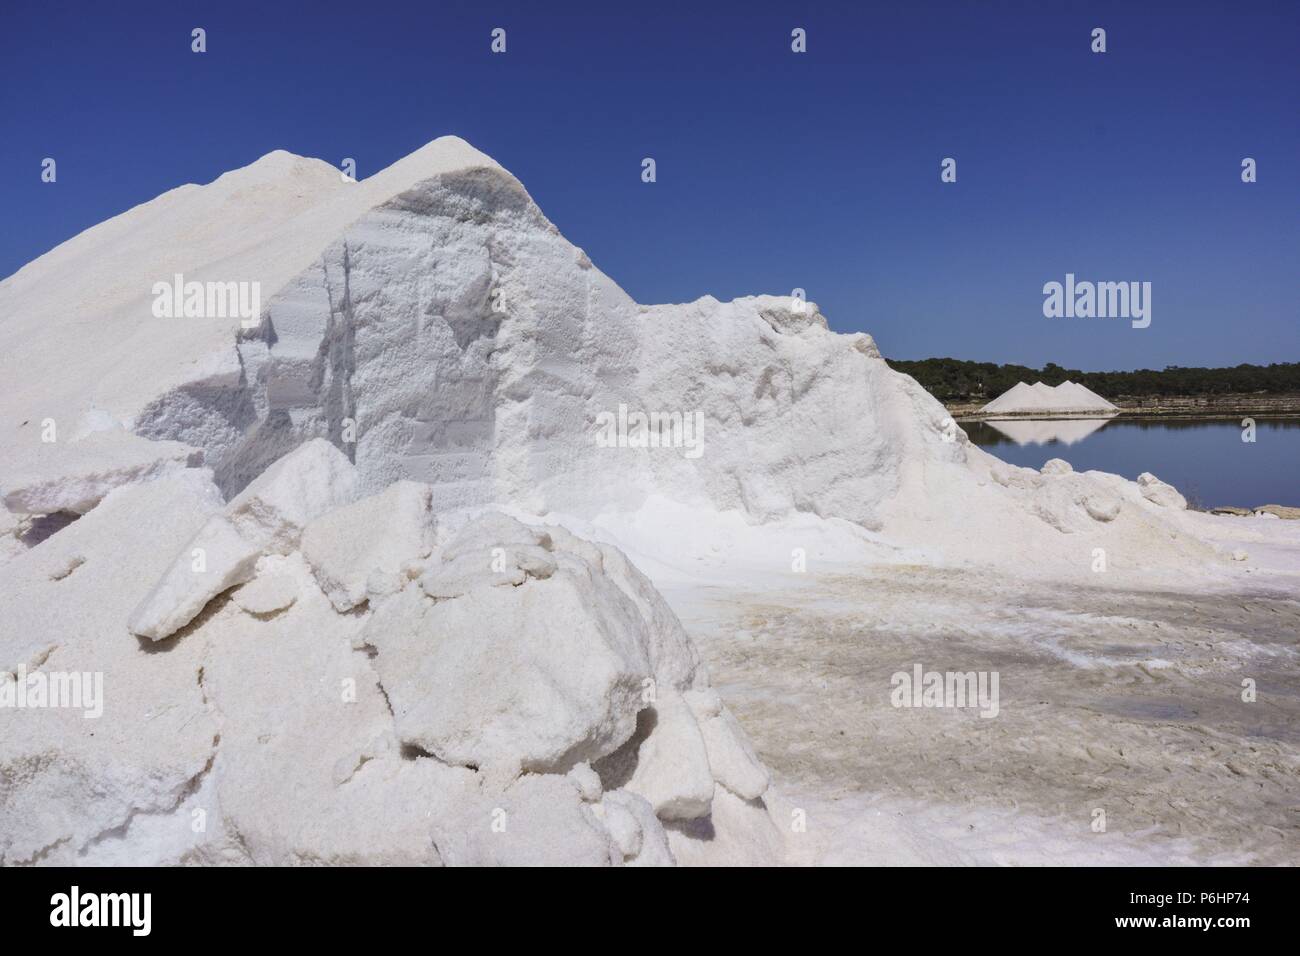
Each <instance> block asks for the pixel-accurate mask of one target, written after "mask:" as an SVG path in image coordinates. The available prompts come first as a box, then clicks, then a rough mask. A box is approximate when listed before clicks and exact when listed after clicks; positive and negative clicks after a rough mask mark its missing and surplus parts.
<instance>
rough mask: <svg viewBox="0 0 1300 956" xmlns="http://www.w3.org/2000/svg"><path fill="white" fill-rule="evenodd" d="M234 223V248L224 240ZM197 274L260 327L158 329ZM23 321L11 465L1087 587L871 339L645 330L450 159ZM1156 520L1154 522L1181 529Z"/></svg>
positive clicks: (318, 182)
mask: <svg viewBox="0 0 1300 956" xmlns="http://www.w3.org/2000/svg"><path fill="white" fill-rule="evenodd" d="M215 222H220V223H221V224H222V228H221V229H215V228H211V227H210V226H209V225H208V224H211V223H215ZM232 222H233V223H237V224H238V225H239V226H240V227H241V228H240V229H239V230H235V231H236V232H238V236H239V242H238V244H235V243H234V242H233V240H230V239H228V238H222V237H228V236H229V235H231V233H232V230H231V229H230V228H229V224H230V223H232ZM119 247H120V248H121V249H125V250H129V253H130V254H129V255H125V254H120V253H119V252H118V251H117V250H118V249H119ZM101 258H102V261H103V262H109V263H112V265H113V268H114V270H115V271H114V273H113V277H112V279H111V281H109V280H108V279H107V278H106V277H105V275H104V273H103V271H102V269H100V266H99V265H98V263H99V262H100V261H101ZM78 270H81V271H82V272H85V271H87V270H89V271H91V272H93V273H94V274H95V275H96V276H98V279H96V280H95V281H88V280H85V278H84V276H83V275H81V273H80V272H78ZM97 270H98V271H97ZM174 272H181V273H184V274H185V276H186V278H187V279H190V278H194V279H200V280H202V279H215V280H222V281H239V280H257V281H260V282H261V286H262V303H263V310H262V311H263V314H262V321H261V323H260V325H259V327H258V328H257V329H255V330H253V331H251V332H249V331H240V330H238V329H237V328H236V326H237V324H238V322H237V320H230V321H226V322H222V321H209V320H196V319H171V320H164V319H157V318H154V317H153V315H152V311H151V308H150V297H149V290H150V288H151V283H152V282H154V281H158V280H160V279H167V278H168V277H170V275H171V274H172V273H174ZM0 315H3V316H6V317H7V318H6V320H5V321H7V322H9V323H10V324H11V326H12V328H11V329H10V331H12V332H13V333H14V335H13V338H14V340H15V341H17V342H19V343H24V344H23V346H22V348H21V349H18V350H15V351H6V352H5V353H3V354H0V372H3V374H4V375H5V376H6V379H7V381H9V382H10V384H11V389H10V392H11V395H10V400H11V401H12V403H13V405H14V406H15V408H14V412H15V414H13V415H11V416H8V417H7V418H6V419H5V420H4V421H3V422H0V451H8V450H21V449H22V448H23V446H24V444H25V443H30V442H31V441H33V440H34V434H33V433H30V430H28V431H27V432H23V431H20V430H18V429H15V428H14V427H13V423H14V422H21V421H24V420H28V419H32V418H35V419H36V420H40V419H41V418H43V417H46V416H54V417H56V418H59V419H61V420H62V419H66V420H70V421H82V420H84V419H85V418H86V416H87V415H91V414H94V415H98V416H100V417H104V416H108V417H109V418H110V419H111V420H113V421H117V422H125V423H128V424H130V425H131V426H132V427H133V428H134V430H135V431H136V432H137V433H138V434H140V435H143V436H146V437H149V438H153V439H163V440H174V441H180V442H183V443H185V444H187V445H190V446H193V447H195V448H198V449H201V450H202V451H203V452H204V454H205V462H206V463H207V464H208V465H210V466H211V467H212V468H213V470H214V473H215V475H216V479H217V483H218V485H219V487H221V488H222V490H223V492H224V493H225V494H226V495H227V496H231V495H235V494H237V493H239V492H240V491H241V490H242V489H244V488H245V486H247V485H248V484H249V483H250V482H251V481H253V480H254V479H255V478H257V477H258V476H259V475H261V474H262V472H263V471H264V470H265V469H266V468H267V466H268V465H270V463H271V462H273V461H275V460H276V459H279V458H281V457H282V456H283V455H284V454H285V453H286V452H288V451H290V450H292V449H294V448H296V447H298V446H299V445H302V444H304V443H305V442H308V441H310V440H311V439H316V438H319V439H324V440H326V441H328V442H329V443H330V444H332V445H334V446H335V447H336V448H337V449H339V451H340V452H341V453H342V455H343V456H346V458H347V459H348V460H349V461H351V462H353V463H354V464H355V468H356V480H357V485H358V491H359V492H360V493H363V494H373V493H375V492H378V491H380V490H382V489H384V488H385V487H387V486H388V485H389V484H391V483H392V482H394V481H397V480H400V479H408V480H411V481H415V482H420V483H423V484H427V485H428V486H430V488H431V492H430V497H431V500H430V508H431V510H432V511H433V512H434V513H437V514H439V515H445V514H447V513H449V512H452V511H456V510H465V509H482V508H484V507H488V506H493V505H506V506H509V507H512V508H516V509H519V510H520V511H521V512H523V513H525V514H532V515H542V514H546V515H551V516H555V519H556V520H559V521H561V522H562V523H564V522H567V523H570V524H572V525H573V526H575V527H576V526H582V525H590V524H591V523H593V522H606V523H607V524H609V526H610V527H613V526H615V525H617V524H621V525H622V526H623V527H625V528H635V527H637V522H636V521H635V520H634V518H633V516H635V515H637V514H638V513H639V512H641V511H642V510H643V509H645V508H647V507H648V506H649V505H650V504H651V503H653V502H656V501H668V502H672V503H673V504H674V506H675V507H679V508H681V509H684V511H686V512H690V513H692V514H694V515H695V516H696V517H695V518H694V519H693V521H692V524H693V526H694V527H695V528H696V529H697V531H696V536H706V535H708V534H712V533H713V532H714V531H715V530H716V529H717V528H719V527H720V525H719V524H718V522H719V520H721V519H723V516H727V515H735V516H737V518H738V519H739V520H740V521H742V522H747V523H751V524H774V523H778V522H789V521H792V520H796V519H800V518H802V517H812V518H822V519H838V520H842V521H844V522H849V523H852V524H854V525H857V526H858V527H860V528H864V529H867V530H868V531H870V532H878V533H880V534H881V535H882V536H884V538H885V539H888V540H891V541H892V542H894V543H896V544H902V545H905V546H917V545H924V547H926V548H927V549H930V550H932V551H933V552H934V553H935V554H936V556H938V557H941V558H943V559H954V560H986V561H993V562H996V561H997V560H1000V559H1001V555H1000V554H998V553H991V552H990V549H989V541H988V536H987V534H986V533H985V532H986V530H987V528H995V529H998V535H997V537H998V538H1005V539H1014V541H1015V545H1014V548H1008V549H1007V550H1008V551H1009V552H1022V551H1023V549H1024V548H1025V547H1029V546H1033V547H1034V548H1035V549H1036V550H1037V551H1038V552H1039V553H1040V554H1041V556H1042V560H1041V561H1040V562H1038V565H1039V566H1041V567H1044V568H1046V567H1051V566H1053V565H1054V564H1057V563H1060V562H1062V561H1064V562H1073V561H1075V559H1076V552H1077V544H1076V543H1073V542H1071V543H1068V544H1065V543H1063V542H1061V541H1060V540H1059V539H1058V538H1057V537H1055V535H1056V533H1057V532H1059V528H1060V526H1061V525H1062V524H1072V522H1073V518H1072V517H1063V518H1062V519H1061V520H1055V521H1044V520H1043V518H1042V515H1043V514H1044V513H1045V509H1046V511H1051V510H1052V508H1053V507H1064V505H1062V504H1061V503H1060V502H1057V503H1056V504H1055V505H1049V504H1045V503H1044V502H1043V501H1038V500H1035V499H1037V498H1039V497H1041V493H1040V491H1039V490H1038V489H1037V488H1035V487H1034V486H1032V485H1031V484H1026V483H1012V484H1010V485H1004V484H1001V483H996V482H995V483H992V484H991V483H990V480H989V474H988V473H989V469H990V468H991V467H994V466H993V465H992V464H990V463H988V462H986V458H987V456H985V455H984V454H983V453H982V452H981V451H979V450H978V449H976V448H974V447H973V446H971V445H970V443H969V442H968V441H967V439H966V436H965V434H964V433H963V432H962V431H961V430H960V429H958V428H956V427H955V426H954V425H953V423H952V421H951V419H950V418H949V416H948V415H947V413H946V412H945V410H944V409H943V407H942V406H941V405H940V404H939V403H938V402H936V401H935V400H934V399H933V398H932V397H931V396H930V395H928V394H927V393H926V392H925V391H924V389H922V388H921V387H920V386H919V385H918V384H917V383H916V382H915V381H913V380H912V379H911V378H910V377H908V376H906V375H901V374H899V373H896V372H894V371H892V370H891V369H890V368H889V367H888V365H887V364H886V363H885V362H884V361H883V359H882V358H881V357H880V353H879V351H878V350H877V348H876V346H875V344H874V342H873V341H872V340H871V337H870V336H868V335H865V334H861V333H858V334H854V335H836V334H834V333H832V332H831V331H830V330H829V328H828V327H827V324H826V320H825V318H824V317H823V316H822V315H821V313H820V312H819V311H818V309H817V307H816V305H815V304H813V303H810V302H803V301H801V300H798V299H792V298H789V297H774V296H755V297H748V298H742V299H737V300H735V301H732V302H719V301H717V300H716V299H713V298H711V297H708V296H705V297H704V298H701V299H699V300H696V301H695V302H691V303H686V304H681V305H658V306H643V305H639V304H637V303H636V302H634V301H633V300H632V299H631V298H629V297H628V296H627V295H626V294H625V293H624V292H623V291H622V290H621V289H620V288H619V287H618V286H617V285H616V284H615V283H614V282H613V281H611V280H610V279H609V278H608V277H606V276H605V275H603V274H602V273H601V272H600V271H599V270H598V269H596V268H595V267H594V266H593V265H592V263H591V260H590V259H589V258H588V257H587V256H586V254H585V253H583V251H582V250H581V249H578V248H576V247H574V246H573V245H571V244H570V243H568V242H566V241H565V239H564V238H563V237H562V236H561V235H560V234H559V232H558V231H557V230H556V229H555V227H554V226H553V225H552V224H551V223H550V222H549V221H548V220H547V219H546V217H545V216H544V215H543V214H542V212H541V210H539V209H538V208H537V206H536V204H535V203H534V202H533V201H532V199H531V198H530V197H529V196H528V193H527V192H526V191H525V189H524V188H523V186H522V185H521V184H520V183H519V181H518V180H516V179H515V178H514V177H513V176H511V175H510V174H509V173H508V172H506V171H505V170H504V169H502V168H501V167H500V166H499V165H497V164H496V163H495V162H494V161H492V160H491V159H489V158H488V157H486V156H484V155H482V154H481V153H478V152H477V151H475V150H473V149H472V148H471V147H469V146H468V145H467V144H465V143H464V142H463V141H461V140H458V139H455V138H454V137H444V138H443V139H439V140H436V141H434V142H433V143H430V144H429V145H428V146H426V147H424V148H423V149H421V150H418V151H417V152H415V153H413V154H412V155H411V156H408V157H406V158H405V159H403V160H401V161H399V162H397V163H395V164H393V165H392V166H390V167H389V168H388V169H385V170H383V171H381V172H379V173H376V174H375V175H374V176H371V177H370V178H368V179H366V180H364V181H362V182H360V183H342V182H340V177H339V176H338V174H337V173H335V172H334V171H333V170H332V169H330V168H329V167H327V166H325V165H324V164H322V163H319V162H316V161H313V160H302V159H296V158H294V157H289V156H287V154H272V155H271V156H269V157H265V158H264V159H263V160H261V161H259V162H258V163H255V164H254V165H253V166H251V167H247V168H246V169H243V170H237V171H235V172H234V173H231V174H228V175H227V176H223V177H221V178H220V179H218V180H217V181H216V182H214V183H212V184H209V185H208V186H203V187H185V188H183V189H181V190H177V191H174V192H173V193H169V194H167V195H165V196H163V197H160V199H159V200H156V201H155V202H154V203H150V204H146V205H145V206H142V207H138V208H136V209H133V210H131V211H129V212H127V213H125V214H123V215H122V216H119V217H117V218H116V219H114V220H111V221H110V222H109V223H106V224H104V225H103V226H100V227H96V228H95V229H92V230H89V231H87V232H86V233H83V234H82V235H81V236H78V237H77V238H75V239H73V240H71V241H70V242H68V243H65V244H64V245H63V246H60V247H59V248H58V249H56V250H54V251H53V252H51V253H50V254H49V255H47V256H44V257H42V258H41V259H39V260H37V261H35V262H33V263H31V264H30V265H28V266H27V267H25V268H24V269H22V270H20V271H19V272H18V273H17V274H15V275H14V276H11V277H10V278H9V279H6V280H4V281H3V282H0ZM29 342H33V343H35V342H39V343H40V345H39V347H31V348H29V347H28V346H27V344H26V343H29ZM54 355H57V357H58V358H57V361H54V360H52V359H51V356H54ZM1025 388H1027V389H1028V388H1029V386H1025ZM1031 391H1032V392H1033V394H1034V395H1040V396H1041V393H1043V392H1044V391H1046V392H1053V390H1051V389H1048V388H1047V386H1044V385H1041V383H1040V385H1038V386H1035V387H1034V389H1032V390H1031ZM1076 397H1077V396H1076ZM1043 401H1044V402H1046V399H1043ZM1047 404H1051V403H1047ZM651 416H653V418H654V421H655V422H656V423H657V426H656V430H655V431H654V433H653V434H650V433H649V432H648V430H647V429H646V428H644V427H643V426H642V425H641V424H640V422H641V421H642V420H646V421H648V420H649V419H650V417H651ZM665 429H666V431H665ZM3 477H4V475H3V470H2V469H0V483H2V479H3ZM983 489H989V493H987V494H986V493H985V492H984V491H983ZM1137 497H1138V499H1139V500H1141V501H1143V502H1145V503H1147V504H1150V513H1149V515H1148V516H1147V517H1148V519H1149V520H1151V521H1156V522H1160V521H1169V520H1172V519H1170V518H1169V516H1168V514H1167V512H1163V511H1162V510H1161V509H1159V508H1158V507H1157V506H1156V505H1155V504H1154V503H1150V502H1146V499H1143V498H1141V496H1137ZM975 501H979V507H978V510H974V509H973V507H972V504H973V502H975ZM620 515H622V516H628V518H627V520H622V519H618V517H617V516H620ZM1152 516H1154V517H1152ZM1125 525H1127V522H1125V521H1121V522H1120V524H1119V525H1114V526H1113V527H1112V528H1111V530H1108V531H1107V532H1106V533H1107V535H1108V536H1109V537H1111V538H1113V539H1115V540H1112V541H1111V542H1110V545H1111V546H1112V549H1115V550H1117V551H1118V552H1119V553H1118V554H1116V555H1113V557H1116V558H1117V559H1118V561H1119V563H1120V564H1121V565H1123V564H1124V563H1125V562H1126V558H1131V563H1132V564H1133V565H1135V566H1136V565H1139V564H1142V563H1143V561H1144V562H1145V564H1146V565H1154V566H1163V565H1164V564H1166V563H1170V562H1172V560H1173V559H1174V555H1175V554H1178V555H1182V554H1185V553H1186V552H1187V551H1188V549H1189V548H1190V549H1191V550H1192V551H1197V547H1196V545H1195V543H1194V542H1191V541H1185V540H1183V539H1180V538H1178V537H1177V536H1176V535H1172V534H1170V533H1169V532H1168V531H1166V532H1163V533H1158V534H1156V535H1155V538H1156V540H1155V542H1154V543H1153V542H1151V541H1140V540H1138V539H1139V538H1141V537H1143V535H1145V533H1146V531H1145V529H1132V528H1130V529H1128V530H1127V531H1125V532H1124V533H1123V534H1121V535H1119V537H1116V532H1115V530H1114V529H1115V528H1119V527H1121V526H1125ZM1054 529H1055V530H1054ZM1129 532H1132V533H1129ZM665 533H666V529H663V528H656V527H654V526H653V525H652V524H648V523H644V522H643V523H641V530H639V531H638V532H637V534H638V535H639V536H640V537H639V539H637V540H631V539H627V540H624V539H619V540H620V543H623V544H625V545H626V546H627V547H629V548H632V549H634V550H636V551H637V552H638V553H646V552H649V551H653V550H655V549H660V550H664V548H663V547H661V546H663V545H667V546H668V548H667V550H671V549H672V548H673V547H677V546H679V545H680V543H681V542H678V543H677V544H676V545H674V544H673V543H671V542H665V541H662V540H661V539H662V537H663V535H664V534H665ZM1121 539H1123V540H1121ZM995 550H996V549H995ZM1139 552H1142V553H1143V560H1142V561H1140V560H1139ZM1197 553H1198V554H1201V555H1202V556H1204V555H1205V554H1208V553H1209V552H1208V551H1206V550H1204V549H1202V550H1201V551H1198V552H1197ZM787 555H788V551H787ZM1162 555H1167V556H1168V557H1169V558H1170V562H1166V561H1165V560H1164V558H1163V557H1162ZM774 560H776V558H774ZM782 563H783V564H785V563H788V557H787V558H786V559H784V560H782ZM448 573H450V572H448ZM375 583H376V585H377V586H379V587H381V588H382V587H391V586H392V584H393V582H392V581H391V580H389V581H388V583H387V584H385V583H384V582H383V581H382V580H376V582H375ZM447 583H448V581H444V582H443V584H444V585H446V584H447ZM348 593H349V596H348V597H347V598H346V600H354V599H355V598H356V597H357V596H358V585H357V583H356V579H355V578H354V579H353V583H352V584H351V585H350V586H349V589H348Z"/></svg>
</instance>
